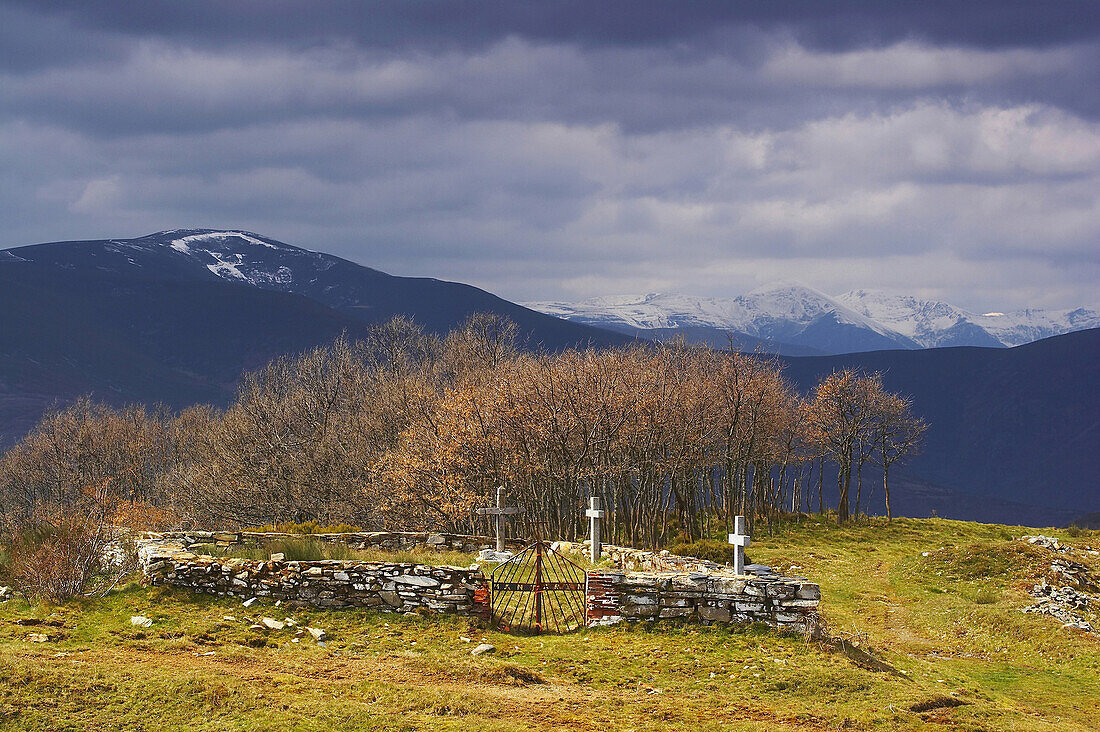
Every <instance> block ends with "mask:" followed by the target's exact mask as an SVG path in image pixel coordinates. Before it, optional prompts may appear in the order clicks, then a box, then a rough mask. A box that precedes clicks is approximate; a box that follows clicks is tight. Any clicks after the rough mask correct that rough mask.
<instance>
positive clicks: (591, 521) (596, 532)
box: [584, 496, 607, 564]
mask: <svg viewBox="0 0 1100 732" xmlns="http://www.w3.org/2000/svg"><path fill="white" fill-rule="evenodd" d="M584 515H585V516H587V517H588V526H589V528H590V529H591V532H592V563H593V564H595V563H597V562H599V561H600V557H601V556H602V555H603V542H601V541H600V519H602V518H603V517H604V516H605V515H607V514H606V512H604V511H601V510H600V499H599V498H598V497H597V496H592V497H591V498H589V499H588V510H587V511H585V512H584Z"/></svg>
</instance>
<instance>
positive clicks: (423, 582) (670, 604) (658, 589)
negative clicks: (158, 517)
mask: <svg viewBox="0 0 1100 732" xmlns="http://www.w3.org/2000/svg"><path fill="white" fill-rule="evenodd" d="M313 536H317V537H326V538H325V539H324V540H326V541H344V542H346V543H348V544H349V545H351V546H354V547H356V548H369V547H374V548H385V549H403V548H411V547H415V546H431V547H436V548H446V549H461V550H463V551H473V550H475V549H478V548H481V547H482V546H483V543H482V542H479V541H478V540H479V539H484V538H485V537H462V536H454V535H446V534H423V533H422V534H417V533H404V532H385V533H383V532H378V533H373V534H366V533H357V534H319V535H313ZM288 537H289V535H286V534H270V533H259V532H231V533H214V532H177V533H172V534H147V535H145V536H144V537H143V538H142V539H141V540H139V545H140V550H139V558H140V560H141V564H142V567H143V569H144V571H145V574H146V576H147V577H148V578H149V580H150V581H151V582H152V583H153V584H158V585H170V586H174V587H185V588H189V589H191V590H194V591H197V592H205V593H208V594H212V595H216V596H219V597H239V598H241V599H243V600H249V599H252V598H261V599H266V600H270V601H275V600H279V601H282V602H283V603H284V604H286V605H288V606H291V607H293V606H303V605H313V606H316V607H323V608H352V607H366V608H375V609H378V610H382V611H390V612H415V611H428V612H436V613H457V614H460V615H471V616H477V617H482V618H485V619H488V618H489V616H490V606H489V581H488V578H486V577H485V575H483V574H482V573H481V571H480V570H479V569H477V568H476V567H474V568H459V567H443V566H432V565H424V564H397V563H386V562H363V561H341V560H322V561H284V560H274V561H255V560H247V559H239V558H230V557H212V556H207V555H200V554H196V553H193V552H191V551H188V549H187V547H189V546H193V545H195V544H210V543H213V544H220V545H222V546H232V545H235V544H243V545H261V544H263V543H264V542H267V541H270V540H272V539H275V538H288ZM517 543H518V542H517ZM557 548H558V549H559V551H563V552H573V553H581V552H583V550H584V549H585V548H586V547H585V545H584V544H569V543H566V542H558V544H557ZM604 549H605V554H604V557H605V558H606V559H611V560H612V562H613V563H615V564H616V567H615V568H614V569H594V570H589V571H588V573H587V581H586V603H585V604H586V619H587V622H588V624H589V625H606V624H611V623H617V622H622V621H638V620H660V619H666V618H678V619H681V620H683V621H686V622H701V623H752V622H761V623H765V624H767V625H770V626H772V627H775V628H779V629H783V630H790V631H794V632H799V633H806V634H813V633H814V632H815V631H816V630H817V628H818V609H819V605H820V600H821V591H820V589H819V587H818V585H816V584H814V583H812V582H808V581H806V580H805V579H804V578H801V577H784V576H779V575H776V574H774V573H772V572H771V571H770V570H769V569H768V568H766V567H756V568H755V569H754V571H755V574H751V575H734V574H733V573H732V570H731V569H730V568H729V567H728V566H724V565H719V564H715V563H714V562H708V561H706V560H701V559H695V558H693V557H679V556H676V555H672V554H669V553H667V552H643V551H639V550H635V549H630V548H628V547H615V546H608V545H605V547H604ZM276 556H277V555H276ZM639 569H641V570H646V571H637V570H639Z"/></svg>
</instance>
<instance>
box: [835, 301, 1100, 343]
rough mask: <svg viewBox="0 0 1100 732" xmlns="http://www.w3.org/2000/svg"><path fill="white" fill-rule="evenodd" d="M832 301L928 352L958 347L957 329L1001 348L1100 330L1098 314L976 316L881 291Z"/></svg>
mask: <svg viewBox="0 0 1100 732" xmlns="http://www.w3.org/2000/svg"><path fill="white" fill-rule="evenodd" d="M836 299H837V300H839V301H840V302H842V303H844V304H845V305H847V306H849V307H851V308H852V309H853V310H856V311H857V312H860V313H861V314H863V315H864V316H866V317H868V318H871V319H873V320H876V321H878V322H879V323H882V324H883V325H885V326H887V327H889V328H891V329H893V330H895V331H897V332H899V333H902V334H904V335H906V336H908V337H910V338H912V339H913V340H915V341H916V342H917V343H920V344H921V345H922V346H924V347H926V348H933V347H936V346H942V345H960V344H958V343H955V342H951V341H949V340H947V339H948V338H953V337H957V335H958V332H959V330H960V329H961V328H969V329H974V330H978V329H980V331H983V332H984V333H986V334H987V335H988V336H989V337H990V338H991V339H992V340H994V341H996V342H997V343H1000V344H1001V345H1004V346H1018V345H1020V344H1023V343H1030V342H1032V341H1036V340H1039V339H1041V338H1049V337H1051V336H1056V335H1061V334H1063V333H1070V332H1072V331H1075V330H1084V329H1086V328H1096V327H1100V313H1098V312H1097V311H1096V310H1092V309H1088V308H1075V309H1066V310H1032V309H1028V310H1019V311H1016V312H1007V313H1006V312H989V313H985V314H978V313H973V312H970V311H968V310H964V309H962V308H959V307H956V306H954V305H951V304H949V303H945V302H940V301H937V300H922V299H920V298H916V297H912V296H908V295H895V294H891V293H887V292H882V291H880V290H853V291H851V292H846V293H844V294H843V295H838V296H837V298H836ZM975 345H980V344H975Z"/></svg>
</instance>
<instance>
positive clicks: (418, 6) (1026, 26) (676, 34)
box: [18, 0, 1100, 50]
mask: <svg viewBox="0 0 1100 732" xmlns="http://www.w3.org/2000/svg"><path fill="white" fill-rule="evenodd" d="M18 4H21V5H24V6H26V7H29V8H33V9H35V11H36V12H53V13H57V14H63V15H66V16H69V17H72V18H76V19H79V22H80V23H81V24H83V25H86V26H89V27H92V28H97V29H102V30H109V31H119V32H125V33H133V34H138V35H161V36H167V37H176V38H186V39H188V40H190V41H194V42H199V43H202V42H226V41H239V40H252V41H259V42H278V43H287V42H290V43H301V44H308V43H314V42H318V41H327V40H332V39H341V40H349V41H354V42H355V43H357V44H361V45H364V46H381V47H389V48H392V47H402V46H425V45H429V46H434V47H439V46H448V47H455V46H458V47H470V46H476V45H487V44H491V43H493V42H496V41H499V40H500V39H502V38H504V37H506V36H510V35H518V36H523V37H526V38H531V39H534V40H540V41H550V42H581V43H586V44H592V45H644V44H663V43H679V42H687V43H698V42H700V41H705V39H707V38H715V37H720V36H721V34H722V32H724V31H726V30H728V29H731V28H739V27H746V26H748V27H758V28H761V29H764V30H773V29H777V28H779V29H785V30H789V31H790V32H792V33H793V34H795V35H796V36H797V38H798V39H799V40H800V41H801V42H802V43H803V45H807V46H810V47H813V48H822V49H829V50H844V49H848V48H853V47H862V46H866V45H875V44H878V45H885V44H889V43H894V42H897V41H900V40H905V39H917V40H923V41H927V42H930V43H936V44H951V45H954V44H960V45H968V46H976V47H983V48H1002V47H1020V46H1029V47H1042V46H1047V45H1051V44H1062V43H1068V42H1074V41H1079V40H1084V39H1090V38H1093V37H1094V36H1095V28H1096V25H1097V20H1098V19H1100V7H1098V6H1097V4H1096V3H1095V2H1091V0H1045V1H1044V2H1042V3H1032V2H1011V1H1009V2H1005V0H969V1H967V2H960V1H958V0H938V1H937V0H890V2H881V1H880V0H847V1H845V0H832V1H831V2H816V1H810V0H796V1H794V2H791V1H781V0H769V1H768V2H760V1H759V0H742V1H741V2H714V0H665V1H664V2H661V1H654V0H636V1H634V2H623V1H618V2H592V0H557V1H556V2H546V1H545V0H528V1H525V2H520V1H516V0H496V1H494V2H488V1H482V2H469V1H465V2H463V1H457V0H414V1H411V2H386V3H380V2H363V1H362V0H344V1H342V2H317V0H270V1H268V2H249V3H244V2H236V3H234V2H224V0H197V1H195V0H193V1H192V2H186V3H178V2H176V3H172V2H164V3H160V2H146V1H143V0H130V1H129V2H119V1H114V2H112V1H110V0H107V1H102V0H101V1H99V2H94V3H89V2H85V1H83V0H61V1H56V0H23V2H21V3H18Z"/></svg>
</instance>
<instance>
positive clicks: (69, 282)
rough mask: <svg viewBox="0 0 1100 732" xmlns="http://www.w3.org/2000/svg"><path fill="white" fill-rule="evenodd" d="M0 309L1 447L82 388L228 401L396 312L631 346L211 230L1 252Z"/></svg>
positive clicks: (442, 287)
mask: <svg viewBox="0 0 1100 732" xmlns="http://www.w3.org/2000/svg"><path fill="white" fill-rule="evenodd" d="M0 312H2V313H3V314H4V316H3V320H2V322H0V447H2V446H4V445H7V444H10V443H11V442H13V441H15V440H17V439H19V438H20V437H21V436H22V435H23V434H24V433H25V432H26V431H27V430H29V429H30V428H31V427H32V426H33V425H34V423H35V422H36V421H37V420H38V418H39V416H40V415H41V414H42V412H43V411H44V410H45V409H47V408H48V407H49V406H51V405H53V404H58V403H65V402H68V401H71V400H72V399H74V398H76V397H77V396H79V395H80V394H83V393H89V392H90V393H93V394H94V395H95V396H96V397H97V398H98V399H101V400H103V401H107V402H109V403H114V404H123V403H127V402H142V403H148V404H151V403H155V402H159V403H163V404H166V405H168V406H169V407H175V408H178V407H183V406H187V405H189V404H194V403H196V402H208V403H213V404H218V405H222V404H226V403H228V402H229V400H230V399H232V397H233V394H234V393H235V388H236V382H237V380H238V378H239V377H240V375H241V373H242V372H243V371H245V370H249V369H255V368H258V367H260V366H262V365H264V364H266V363H267V362H268V361H270V360H272V359H273V358H275V357H277V356H281V355H284V354H291V353H299V352H301V351H304V350H307V349H309V348H312V347H314V346H317V345H321V344H324V343H328V342H330V341H332V340H333V339H334V338H336V337H337V336H339V335H340V334H341V333H347V334H348V335H349V336H350V337H352V338H358V337H363V336H365V334H366V331H367V328H368V327H369V325H370V324H371V323H374V322H379V321H385V320H389V319H390V318H392V317H393V316H394V315H397V314H403V315H407V316H409V317H411V318H413V319H414V320H415V321H416V322H418V323H420V324H421V325H422V326H424V327H425V328H427V329H428V330H431V331H434V332H438V333H445V332H447V331H449V330H451V329H452V328H454V327H456V326H457V325H459V324H460V323H461V322H462V321H463V320H464V319H465V318H466V317H468V316H469V315H471V314H473V313H478V312H493V313H498V314H501V315H505V316H507V317H509V318H511V319H512V320H514V321H515V322H516V323H517V324H518V325H519V328H520V332H521V338H522V339H523V341H524V342H525V343H526V344H527V345H528V346H529V347H531V348H546V349H549V350H556V349H561V348H565V347H569V346H587V345H592V346H596V347H604V346H612V345H622V344H624V343H628V342H630V340H631V339H630V338H629V337H628V336H625V335H622V334H619V333H614V332H611V331H605V330H599V329H596V328H592V327H589V326H586V325H583V324H579V323H570V322H568V321H564V320H559V319H557V318H553V317H550V316H548V315H544V314H542V313H538V312H535V311H533V310H529V309H527V308H524V307H522V306H520V305H516V304H515V303H511V302H508V301H506V300H502V299H501V298H499V297H496V296H495V295H492V294H490V293H488V292H485V291H484V290H479V289H477V288H476V287H471V286H469V285H465V284H461V283H456V282H446V281H443V280H437V279H430V278H416V277H395V276H392V275H389V274H386V273H384V272H380V271H378V270H374V269H371V268H369V267H363V266H361V265H358V264H355V263H353V262H350V261H348V260H346V259H341V258H339V257H335V256H332V255H329V254H324V253H320V252H315V251H310V250H307V249H302V248H299V247H295V246H291V245H289V244H284V243H282V242H279V241H276V240H274V239H271V238H268V237H263V236H260V235H257V234H252V233H249V232H243V231H221V230H209V229H189V230H179V231H166V232H160V233H157V234H151V235H148V236H142V237H139V238H136V239H97V240H88V241H68V242H54V243H48V244H36V245H31V246H25V247H18V248H15V249H8V250H4V251H0Z"/></svg>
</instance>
